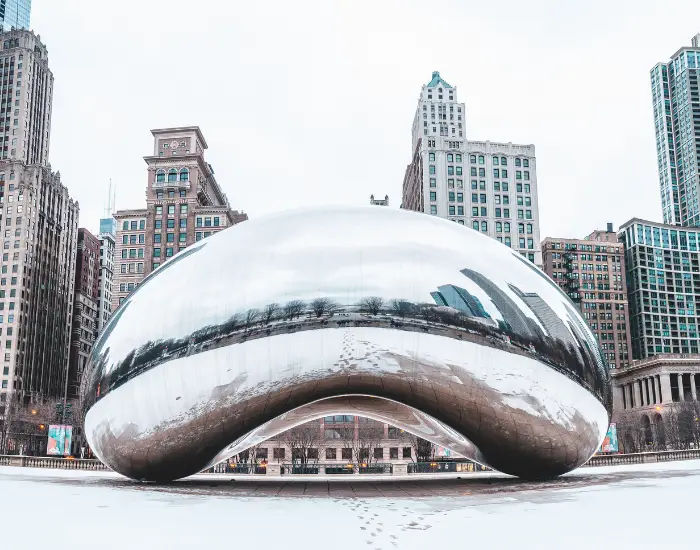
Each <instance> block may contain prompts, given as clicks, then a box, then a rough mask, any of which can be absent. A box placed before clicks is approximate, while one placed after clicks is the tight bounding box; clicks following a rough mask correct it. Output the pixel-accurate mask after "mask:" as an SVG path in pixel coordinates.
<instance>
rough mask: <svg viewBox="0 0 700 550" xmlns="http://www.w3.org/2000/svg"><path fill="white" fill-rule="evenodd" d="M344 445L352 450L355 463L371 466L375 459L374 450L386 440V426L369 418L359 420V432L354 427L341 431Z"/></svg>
mask: <svg viewBox="0 0 700 550" xmlns="http://www.w3.org/2000/svg"><path fill="white" fill-rule="evenodd" d="M340 433H341V438H342V439H343V445H344V446H345V447H346V448H349V449H351V450H352V458H353V461H354V462H355V463H356V464H357V465H358V466H359V465H360V464H366V465H367V466H369V465H371V464H372V462H373V461H375V458H374V449H375V448H376V447H378V446H379V444H380V443H381V440H382V439H383V438H384V425H383V424H381V423H380V422H377V421H375V420H371V419H369V418H362V417H361V418H358V423H357V431H356V430H355V426H354V425H350V426H347V427H346V428H342V429H341V430H340Z"/></svg>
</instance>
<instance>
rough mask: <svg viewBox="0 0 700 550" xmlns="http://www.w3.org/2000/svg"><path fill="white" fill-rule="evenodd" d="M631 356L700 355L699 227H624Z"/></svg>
mask: <svg viewBox="0 0 700 550" xmlns="http://www.w3.org/2000/svg"><path fill="white" fill-rule="evenodd" d="M620 235H621V237H622V240H623V242H624V244H625V262H626V270H627V287H628V292H629V308H630V329H631V337H632V353H633V356H634V358H635V359H642V358H646V357H650V356H652V355H656V354H659V353H698V352H699V351H700V336H699V335H698V321H697V308H698V307H699V306H700V251H699V250H698V245H699V244H700V228H699V229H695V230H691V229H688V230H685V229H681V228H678V227H674V226H670V225H664V224H655V223H653V222H645V221H641V220H633V221H631V222H629V223H628V224H626V225H625V226H623V227H622V229H621V232H620Z"/></svg>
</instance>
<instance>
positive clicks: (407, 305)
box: [391, 300, 416, 317]
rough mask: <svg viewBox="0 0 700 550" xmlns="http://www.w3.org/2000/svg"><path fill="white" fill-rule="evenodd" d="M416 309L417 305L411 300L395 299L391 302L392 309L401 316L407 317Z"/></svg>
mask: <svg viewBox="0 0 700 550" xmlns="http://www.w3.org/2000/svg"><path fill="white" fill-rule="evenodd" d="M415 309H416V306H415V305H414V304H412V303H411V302H407V301H406V300H393V301H392V302H391V310H392V311H393V312H394V314H395V315H398V316H399V317H407V316H409V315H412V314H413V313H414V311H415Z"/></svg>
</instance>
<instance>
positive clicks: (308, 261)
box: [109, 207, 571, 361]
mask: <svg viewBox="0 0 700 550" xmlns="http://www.w3.org/2000/svg"><path fill="white" fill-rule="evenodd" d="M206 243H207V246H205V247H203V248H202V249H201V250H198V251H197V252H196V253H194V254H192V255H191V256H190V257H189V258H185V259H183V260H182V261H181V262H178V263H177V264H175V265H172V266H171V267H169V268H168V269H163V270H162V272H161V273H158V274H157V275H156V276H154V277H152V278H151V280H149V281H148V282H147V283H146V285H145V286H144V287H143V288H142V289H141V290H140V291H139V292H137V293H136V295H135V299H134V300H133V301H131V303H130V304H129V306H128V307H127V308H126V309H125V310H124V311H123V315H122V317H121V319H120V321H119V322H118V323H117V324H116V326H115V327H114V330H113V332H112V334H111V337H110V341H109V346H110V348H111V350H112V352H113V355H112V357H111V360H113V361H114V360H119V359H120V358H122V357H124V356H125V355H126V354H127V353H128V352H129V351H130V350H132V349H134V348H138V347H139V346H141V345H142V344H143V343H145V342H148V341H154V340H159V339H167V338H179V337H183V336H186V335H188V334H190V333H192V332H193V331H195V330H197V329H199V328H202V327H204V326H207V325H212V324H218V323H221V322H223V321H225V320H226V319H228V318H229V317H230V316H231V315H232V314H233V313H236V312H238V313H243V312H245V311H246V310H247V309H249V308H260V309H262V308H263V307H264V306H265V305H266V304H268V303H271V302H277V303H278V304H279V305H280V306H283V305H284V304H285V303H286V302H288V301H289V300H293V299H300V300H304V301H310V300H312V299H314V298H317V297H329V298H332V299H333V300H335V301H337V302H338V303H339V304H343V305H354V304H357V303H358V302H359V301H360V299H362V298H364V297H367V296H380V297H382V298H384V299H386V300H392V299H397V298H398V299H405V300H408V301H411V302H417V303H433V300H432V298H431V296H430V292H433V291H436V290H437V289H438V287H439V286H441V285H445V284H453V285H455V286H460V287H463V288H465V289H467V290H468V291H469V292H470V293H472V294H474V296H476V297H477V298H478V299H479V300H480V301H481V303H482V304H483V306H484V309H486V311H487V312H488V313H489V314H490V315H491V316H492V317H493V318H494V319H501V318H502V316H501V315H499V314H498V311H497V309H496V306H495V305H494V303H493V302H492V301H491V300H490V299H489V298H488V296H487V295H486V293H485V292H483V291H482V290H481V289H480V288H479V287H478V286H477V285H476V284H475V283H474V282H473V281H471V280H470V279H469V278H468V277H466V276H465V275H463V274H462V273H460V269H463V268H465V267H467V268H470V269H473V270H475V271H477V272H479V273H481V274H483V275H484V276H485V277H488V278H489V279H490V280H491V281H493V283H494V284H496V285H498V287H499V288H500V289H501V290H502V291H503V292H504V293H505V294H507V295H508V296H509V297H510V298H511V299H512V300H513V301H514V302H516V304H517V305H519V306H520V308H521V309H522V311H523V312H524V314H526V315H527V316H528V317H530V318H531V319H533V320H534V321H536V322H538V323H539V321H538V319H537V317H536V316H535V314H534V313H533V312H532V311H531V310H530V308H528V307H527V306H526V305H525V304H524V303H523V302H522V301H521V300H520V299H519V298H518V297H517V296H516V295H515V294H514V293H513V292H512V291H511V289H510V288H508V283H511V284H514V285H515V286H516V287H518V288H519V289H520V290H522V291H523V292H536V293H537V294H538V295H539V296H540V297H541V298H542V299H543V300H544V301H545V302H546V303H547V304H548V305H549V306H550V307H551V308H552V310H553V311H554V312H555V313H557V314H558V315H559V316H560V317H561V318H563V319H566V318H567V309H568V308H571V306H570V305H569V304H568V303H567V302H568V300H567V298H566V297H565V296H564V295H563V294H562V293H561V292H560V291H559V289H558V288H557V287H556V285H555V284H554V283H551V282H548V281H547V280H546V279H544V278H542V277H541V276H540V275H539V274H538V273H537V272H536V271H535V270H532V269H530V268H528V266H527V265H525V264H524V263H523V262H521V261H519V259H518V258H517V257H514V253H513V252H512V251H511V250H509V249H507V248H506V247H505V246H504V245H502V244H500V243H498V242H497V241H495V240H494V239H491V238H489V237H486V236H484V235H481V234H480V233H478V232H476V231H473V230H472V229H469V228H465V227H464V226H461V225H458V224H456V223H454V222H449V221H447V220H443V219H440V218H436V217H432V216H428V215H425V214H417V213H413V212H407V211H400V210H393V209H389V208H378V207H354V208H328V209H324V210H310V211H304V210H297V211H292V212H287V213H282V214H277V215H272V216H267V217H264V218H259V219H258V220H253V221H247V222H245V223H242V224H240V225H237V226H235V227H234V228H231V229H227V230H225V231H223V232H221V233H218V234H215V235H213V236H212V237H209V238H208V239H207V240H206ZM166 266H167V264H166Z"/></svg>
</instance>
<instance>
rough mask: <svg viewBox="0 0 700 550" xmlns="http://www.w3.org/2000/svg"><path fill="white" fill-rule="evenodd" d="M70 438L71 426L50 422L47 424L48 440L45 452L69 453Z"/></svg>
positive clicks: (50, 453) (52, 454) (54, 454)
mask: <svg viewBox="0 0 700 550" xmlns="http://www.w3.org/2000/svg"><path fill="white" fill-rule="evenodd" d="M72 439H73V426H64V425H59V424H51V425H50V426H49V442H48V445H47V448H46V454H48V455H51V456H68V455H70V449H71V441H72Z"/></svg>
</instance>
